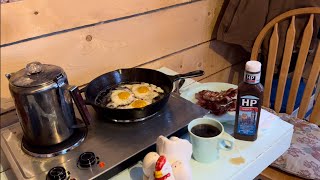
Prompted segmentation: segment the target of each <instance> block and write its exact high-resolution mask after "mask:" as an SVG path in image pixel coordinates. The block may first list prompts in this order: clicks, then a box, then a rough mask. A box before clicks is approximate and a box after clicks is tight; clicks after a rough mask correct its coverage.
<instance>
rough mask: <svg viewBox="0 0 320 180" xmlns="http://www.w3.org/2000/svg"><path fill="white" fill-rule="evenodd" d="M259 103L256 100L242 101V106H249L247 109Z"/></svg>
mask: <svg viewBox="0 0 320 180" xmlns="http://www.w3.org/2000/svg"><path fill="white" fill-rule="evenodd" d="M257 103H258V101H257V100H255V99H242V101H241V105H242V106H247V107H252V106H253V105H256V104H257Z"/></svg>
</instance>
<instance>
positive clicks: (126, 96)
mask: <svg viewBox="0 0 320 180" xmlns="http://www.w3.org/2000/svg"><path fill="white" fill-rule="evenodd" d="M110 99H111V102H110V103H109V104H108V105H107V106H108V107H118V106H123V105H128V104H130V103H131V102H133V101H134V100H135V97H134V95H133V93H132V92H130V91H129V90H126V89H123V90H120V89H116V90H113V91H112V92H111V95H110Z"/></svg>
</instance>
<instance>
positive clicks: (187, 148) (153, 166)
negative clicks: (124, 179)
mask: <svg viewBox="0 0 320 180" xmlns="http://www.w3.org/2000/svg"><path fill="white" fill-rule="evenodd" d="M156 144H157V152H158V153H155V152H150V153H148V154H147V155H146V156H145V158H144V159H143V172H144V180H191V179H192V171H191V166H190V159H191V155H192V145H191V144H190V143H189V141H187V140H184V139H180V138H177V137H171V138H170V139H168V138H166V137H164V136H159V137H158V139H157V143H156Z"/></svg>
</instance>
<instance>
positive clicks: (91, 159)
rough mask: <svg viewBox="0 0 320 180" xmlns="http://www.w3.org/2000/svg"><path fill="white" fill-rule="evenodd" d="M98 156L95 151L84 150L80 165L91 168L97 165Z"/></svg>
mask: <svg viewBox="0 0 320 180" xmlns="http://www.w3.org/2000/svg"><path fill="white" fill-rule="evenodd" d="M96 162H97V157H96V155H95V154H94V153H93V152H84V153H82V154H81V155H80V157H79V160H78V166H79V167H81V168H89V167H92V166H93V165H96Z"/></svg>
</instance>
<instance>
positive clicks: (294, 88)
mask: <svg viewBox="0 0 320 180" xmlns="http://www.w3.org/2000/svg"><path fill="white" fill-rule="evenodd" d="M305 14H309V15H310V18H309V21H308V23H307V25H306V27H305V29H304V32H303V38H302V41H301V46H300V50H299V54H298V59H297V62H296V66H295V70H294V73H293V78H292V84H291V87H290V93H289V97H290V98H289V99H288V102H287V106H286V113H287V114H292V112H293V111H294V105H295V101H296V97H297V92H298V88H299V83H300V79H301V77H302V73H303V69H304V66H305V63H306V59H307V55H308V51H309V47H310V43H311V38H312V34H313V31H314V29H313V21H314V15H315V14H320V8H319V7H309V8H300V9H294V10H291V11H288V12H285V13H283V14H281V15H279V16H277V17H275V18H274V19H273V20H271V21H270V22H269V23H268V24H267V25H266V26H265V27H264V28H263V29H262V30H261V32H260V33H259V35H258V36H257V38H256V40H255V43H254V46H253V49H252V53H251V60H257V58H258V54H259V50H260V46H261V44H262V42H263V40H264V38H265V36H266V35H267V33H268V32H269V31H271V30H273V32H272V35H271V37H270V41H269V51H268V60H267V69H266V75H265V84H264V88H265V89H264V101H263V106H265V107H269V106H270V95H271V86H272V80H273V75H274V69H275V62H276V58H277V51H278V44H279V34H278V24H279V23H280V22H281V21H283V20H286V19H290V18H291V23H290V25H289V27H288V30H287V34H286V39H285V46H284V52H283V58H282V62H281V70H280V75H279V84H278V87H277V92H276V101H275V105H274V110H275V111H276V112H277V113H279V111H280V109H281V105H282V100H283V94H284V90H285V84H286V80H287V77H288V71H289V65H290V62H291V56H292V52H293V45H294V42H295V41H294V40H295V33H296V28H295V17H296V16H299V15H305ZM315 31H318V29H316V30H315ZM319 34H320V32H319ZM319 34H318V36H319ZM318 38H319V37H318ZM317 43H318V46H317V50H316V55H315V57H314V62H313V65H312V68H311V72H310V75H309V77H308V80H307V84H306V87H305V90H304V93H303V97H302V101H301V103H300V106H299V111H298V118H300V119H303V118H304V117H305V114H306V111H307V107H308V104H309V101H310V98H311V95H312V92H313V90H314V88H315V85H316V81H317V79H318V77H319V71H320V40H319V39H318V41H317ZM280 82H281V83H280ZM309 122H310V123H314V124H317V125H318V126H319V125H320V95H319V94H318V95H317V98H316V103H315V105H314V107H313V111H312V113H311V116H310V120H309ZM263 173H269V175H268V174H263ZM263 173H262V175H264V176H265V177H269V178H270V177H272V176H274V177H272V179H291V178H290V176H288V175H285V174H281V173H279V172H275V171H274V169H271V168H267V169H266V170H265V171H264V172H263ZM270 173H272V174H273V175H270ZM279 174H281V175H280V176H279ZM275 176H276V177H275ZM286 176H287V177H286Z"/></svg>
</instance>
